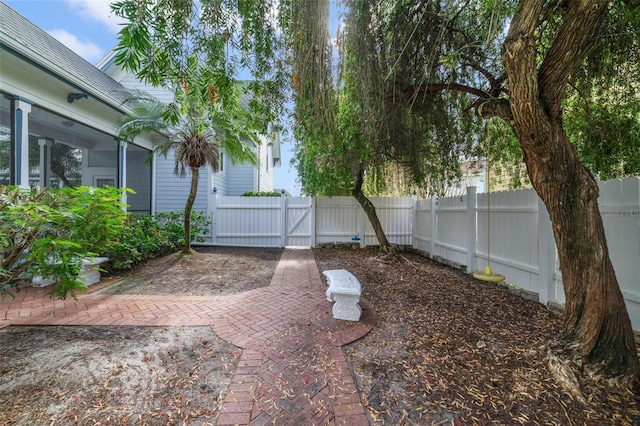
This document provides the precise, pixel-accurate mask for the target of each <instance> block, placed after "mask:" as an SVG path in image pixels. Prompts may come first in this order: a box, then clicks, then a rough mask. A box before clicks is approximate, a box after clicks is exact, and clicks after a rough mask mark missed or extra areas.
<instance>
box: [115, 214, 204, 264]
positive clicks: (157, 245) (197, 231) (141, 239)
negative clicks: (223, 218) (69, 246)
mask: <svg viewBox="0 0 640 426" xmlns="http://www.w3.org/2000/svg"><path fill="white" fill-rule="evenodd" d="M183 217H184V213H183V212H166V213H157V214H155V215H144V216H130V217H129V221H128V224H127V226H126V227H125V228H124V229H123V230H122V234H121V235H120V236H119V238H118V239H117V243H116V244H114V245H113V247H111V249H110V251H109V252H108V253H106V254H105V256H106V257H108V258H109V259H110V260H111V262H110V264H111V267H110V268H109V269H111V270H121V269H130V268H131V267H133V266H134V265H136V264H138V263H140V262H142V261H143V260H145V259H149V258H152V257H156V256H161V255H164V254H167V253H171V252H174V251H176V250H177V249H178V248H180V247H182V246H183V243H184V228H183ZM209 224H210V222H209V221H208V220H207V217H206V216H205V215H204V214H203V213H200V212H192V213H191V241H202V236H201V235H202V234H203V233H204V232H205V231H206V229H207V226H208V225H209Z"/></svg>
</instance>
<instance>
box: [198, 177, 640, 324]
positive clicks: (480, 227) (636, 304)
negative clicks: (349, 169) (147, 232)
mask: <svg viewBox="0 0 640 426" xmlns="http://www.w3.org/2000/svg"><path fill="white" fill-rule="evenodd" d="M599 186H600V198H599V203H600V211H601V213H602V217H603V221H604V227H605V232H606V235H607V242H608V245H609V252H610V256H611V260H612V262H613V266H614V268H615V271H616V276H617V278H618V282H619V283H620V287H621V290H622V292H623V295H624V297H625V300H626V302H627V308H628V309H629V315H630V317H631V321H632V324H633V328H634V330H640V178H637V177H635V178H627V179H624V180H611V181H607V182H601V183H600V184H599ZM371 201H372V202H373V204H374V205H375V207H376V212H377V214H378V217H379V219H380V222H381V223H382V227H383V229H384V231H385V233H386V235H387V238H388V239H389V241H390V242H391V243H392V244H395V245H399V246H403V247H412V248H413V249H416V250H419V251H421V252H424V253H426V254H428V255H429V256H430V257H431V258H433V259H435V260H438V261H441V262H444V263H447V264H450V265H454V266H457V267H459V268H462V269H466V270H467V271H468V272H474V271H476V270H484V268H485V266H486V265H487V262H488V261H489V262H490V264H491V267H492V269H493V270H494V271H495V272H498V273H500V274H502V275H505V276H506V279H507V282H508V283H509V284H511V285H513V286H515V287H518V288H520V289H522V290H524V291H526V292H528V293H530V294H537V297H538V300H539V301H540V303H542V304H544V305H548V304H549V303H558V304H564V290H563V288H562V276H561V274H560V272H559V268H558V261H557V256H556V249H555V242H554V239H553V233H552V230H551V223H550V221H549V216H548V214H547V211H546V208H545V206H544V204H543V203H542V202H541V201H540V199H539V198H538V196H537V194H536V193H535V191H534V190H532V189H527V190H517V191H504V192H495V193H491V194H486V193H485V194H477V195H476V192H475V188H468V194H467V195H466V196H462V197H448V198H440V199H438V198H435V197H434V198H431V199H427V200H417V199H415V198H410V197H406V198H373V199H372V200H371ZM208 214H209V216H210V217H211V219H212V227H211V233H210V235H207V236H206V237H207V238H208V242H209V243H212V244H220V245H242V246H259V247H284V246H311V247H316V246H319V245H324V244H350V243H352V238H354V237H358V238H360V240H359V244H360V246H361V247H365V246H370V245H377V244H378V241H377V238H376V236H375V234H374V232H373V229H372V227H371V225H370V224H369V222H368V220H367V218H366V215H365V214H364V211H363V210H362V208H361V207H360V205H359V204H358V203H357V201H356V200H355V199H354V198H353V197H225V196H218V195H214V196H213V202H212V205H211V206H210V211H209V212H208Z"/></svg>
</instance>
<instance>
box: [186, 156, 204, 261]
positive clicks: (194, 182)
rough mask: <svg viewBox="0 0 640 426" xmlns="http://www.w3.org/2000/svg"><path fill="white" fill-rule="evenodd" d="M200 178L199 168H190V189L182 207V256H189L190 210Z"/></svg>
mask: <svg viewBox="0 0 640 426" xmlns="http://www.w3.org/2000/svg"><path fill="white" fill-rule="evenodd" d="M199 177H200V168H199V167H191V189H190V190H189V196H188V197H187V203H186V204H185V206H184V246H183V248H182V254H191V210H192V209H193V203H194V202H195V201H196V194H197V193H198V179H199Z"/></svg>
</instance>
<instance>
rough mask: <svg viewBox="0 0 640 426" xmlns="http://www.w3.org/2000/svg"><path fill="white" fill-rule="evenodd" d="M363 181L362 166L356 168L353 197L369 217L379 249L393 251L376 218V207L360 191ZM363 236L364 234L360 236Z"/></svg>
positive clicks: (386, 251)
mask: <svg viewBox="0 0 640 426" xmlns="http://www.w3.org/2000/svg"><path fill="white" fill-rule="evenodd" d="M363 182H364V167H362V166H361V167H360V169H359V170H358V177H357V179H356V183H355V186H354V188H353V191H352V194H353V197H354V198H355V199H356V200H357V201H358V203H360V205H361V206H362V209H363V210H364V213H365V214H366V215H367V218H368V219H369V223H371V226H372V227H373V231H374V232H375V233H376V237H377V238H378V243H379V244H380V250H382V251H383V252H385V253H392V252H393V251H394V248H393V246H391V244H390V243H389V240H387V235H386V234H385V233H384V229H382V224H381V223H380V220H379V219H378V214H377V213H376V208H375V206H374V205H373V203H372V202H371V200H370V199H369V198H367V196H366V195H365V194H364V192H362V184H363ZM362 237H363V238H364V235H363V236H362Z"/></svg>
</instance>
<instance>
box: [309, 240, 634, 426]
mask: <svg viewBox="0 0 640 426" xmlns="http://www.w3.org/2000/svg"><path fill="white" fill-rule="evenodd" d="M314 254H315V257H316V261H317V263H318V267H319V269H320V270H321V271H322V270H325V269H340V268H344V269H347V270H349V271H350V272H352V273H353V274H354V275H355V276H356V277H357V278H358V279H359V280H360V282H361V284H362V286H363V297H365V298H366V299H367V300H368V301H369V302H370V303H371V304H372V305H373V307H374V309H375V313H376V316H377V322H378V325H377V326H376V327H375V328H374V329H373V331H372V332H371V333H370V334H369V335H367V336H365V337H364V338H363V339H361V340H359V341H357V342H354V343H352V344H351V345H349V346H348V347H346V348H345V351H346V354H347V356H348V361H349V363H350V366H351V369H352V371H353V373H354V375H355V377H356V379H357V383H358V387H359V388H360V390H361V393H362V399H363V401H364V403H365V405H366V407H367V409H368V411H369V414H370V418H371V419H372V422H373V423H374V424H381V425H382V424H385V425H413V424H426V425H432V424H433V425H436V424H447V425H449V424H503V425H507V424H509V425H512V424H523V425H529V424H545V425H546V424H549V425H578V424H586V425H600V424H621V425H625V424H628V425H633V424H636V425H637V424H640V400H639V399H638V396H637V395H632V394H631V393H624V392H622V393H619V392H614V391H612V390H611V389H606V388H604V387H598V386H595V385H594V384H593V383H588V382H583V383H582V391H583V394H584V396H585V398H586V399H587V403H586V404H583V403H581V402H579V401H578V400H576V399H575V398H573V397H572V396H571V395H570V394H569V393H567V392H565V391H564V389H563V388H562V387H561V386H560V385H559V384H558V383H557V382H556V381H555V380H554V378H553V377H552V376H551V374H550V372H549V369H548V367H547V358H546V348H545V344H546V342H547V341H548V340H549V339H550V338H552V337H553V336H554V335H556V334H557V333H558V331H559V330H560V326H561V318H560V317H559V316H558V315H557V314H555V313H552V312H551V311H549V310H547V309H546V308H545V307H544V306H542V305H540V304H539V303H537V302H535V301H530V300H525V299H523V298H521V297H520V296H517V295H515V294H513V293H512V292H511V291H509V289H507V288H505V287H501V286H497V285H495V284H490V283H486V282H480V281H476V280H474V279H473V278H471V277H470V276H468V275H467V274H464V273H462V272H460V271H457V270H455V269H452V268H449V267H447V266H443V265H441V264H438V263H436V262H433V261H431V260H429V259H425V258H424V257H421V256H420V255H418V254H416V253H407V252H405V253H401V255H400V256H397V257H396V258H392V259H384V258H381V257H380V256H378V253H377V251H375V250H352V249H316V250H314ZM639 349H640V347H639Z"/></svg>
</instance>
